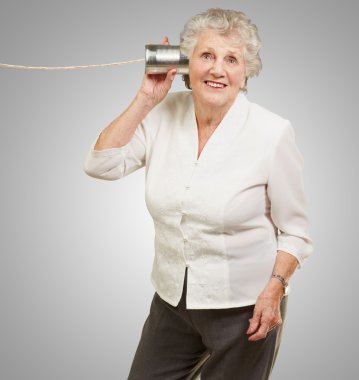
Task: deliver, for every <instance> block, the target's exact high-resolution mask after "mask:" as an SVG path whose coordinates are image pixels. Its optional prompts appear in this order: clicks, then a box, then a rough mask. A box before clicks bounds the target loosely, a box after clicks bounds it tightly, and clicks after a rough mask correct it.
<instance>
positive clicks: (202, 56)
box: [201, 53, 212, 61]
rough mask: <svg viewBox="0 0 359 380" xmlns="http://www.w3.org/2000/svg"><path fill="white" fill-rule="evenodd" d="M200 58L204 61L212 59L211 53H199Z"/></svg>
mask: <svg viewBox="0 0 359 380" xmlns="http://www.w3.org/2000/svg"><path fill="white" fill-rule="evenodd" d="M201 58H202V59H204V60H205V61H209V60H210V59H212V54H211V53H203V54H202V55H201Z"/></svg>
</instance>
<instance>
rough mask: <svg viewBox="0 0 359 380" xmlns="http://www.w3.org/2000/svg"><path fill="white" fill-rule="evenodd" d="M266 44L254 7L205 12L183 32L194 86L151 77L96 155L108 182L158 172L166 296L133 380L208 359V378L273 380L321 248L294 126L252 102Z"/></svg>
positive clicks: (159, 262)
mask: <svg viewBox="0 0 359 380" xmlns="http://www.w3.org/2000/svg"><path fill="white" fill-rule="evenodd" d="M163 43H164V44H167V43H168V39H167V38H165V39H164V40H163ZM260 46H261V42H260V38H259V36H258V31H257V28H256V26H255V25H254V24H252V23H251V21H250V20H249V19H248V18H247V17H246V15H245V14H244V13H242V12H237V11H230V10H222V9H209V10H208V11H206V12H204V13H201V14H199V15H196V16H194V17H193V18H192V19H190V20H189V21H188V22H187V23H186V25H185V27H184V30H183V31H182V33H181V48H182V50H183V51H184V52H185V53H186V54H187V55H188V57H189V75H188V77H186V78H185V80H186V85H187V86H188V88H189V89H191V91H183V92H173V93H169V90H170V88H171V85H172V83H173V82H172V81H173V79H174V76H175V73H176V70H175V69H172V70H169V71H168V73H167V74H161V75H149V74H145V75H144V79H143V82H142V85H141V88H140V89H139V91H138V93H137V95H136V97H135V98H134V100H133V101H132V103H131V104H130V106H129V107H128V108H127V109H126V110H125V111H124V112H123V113H122V114H121V115H120V116H119V117H117V118H116V119H115V120H114V121H113V122H112V123H111V124H110V125H109V126H108V127H107V128H105V129H104V130H103V131H102V132H101V133H100V135H99V136H98V138H97V139H96V141H95V142H94V144H93V145H92V146H91V149H90V151H89V153H88V156H87V158H86V160H85V164H84V169H85V171H86V173H87V174H89V175H90V176H93V177H95V178H100V179H105V180H115V179H119V178H122V177H124V176H126V175H128V174H130V173H132V172H133V171H135V170H137V169H139V168H141V167H145V170H146V194H145V198H146V204H147V207H148V210H149V212H150V214H151V216H152V218H153V220H154V226H155V257H154V262H153V270H152V275H151V280H152V283H153V286H154V288H155V294H154V297H153V300H152V303H151V308H150V313H149V316H148V318H147V320H146V322H145V324H144V327H143V330H142V335H141V339H140V342H139V345H138V348H137V351H136V354H135V357H134V360H133V363H132V367H131V371H130V374H129V377H128V379H130V380H135V379H136V380H172V379H173V380H175V379H185V378H186V377H187V376H188V374H189V373H191V371H192V370H193V368H195V367H196V365H197V364H198V363H199V361H200V360H201V358H203V356H204V355H207V356H208V359H207V360H206V361H205V362H204V364H203V366H202V368H201V379H202V380H218V379H224V380H233V379H236V380H262V379H268V378H269V375H270V373H271V370H272V367H273V364H274V361H275V358H276V356H277V352H278V348H279V343H280V337H281V330H282V323H283V320H284V318H285V314H286V305H287V298H288V297H287V293H288V287H287V285H288V281H289V278H290V277H291V275H292V274H293V272H294V271H295V269H296V268H297V267H300V266H301V265H302V264H303V263H304V261H305V260H306V259H307V257H308V256H309V255H310V254H311V253H312V250H313V243H312V240H311V238H310V237H309V235H308V217H307V212H306V200H305V194H304V189H303V158H302V155H301V153H300V151H299V150H298V148H297V146H296V143H295V138H294V130H293V127H292V126H291V124H290V122H289V121H288V120H286V119H284V118H282V117H280V116H279V115H277V114H275V113H272V112H270V111H268V110H267V109H265V108H263V107H261V106H259V105H257V104H255V103H252V102H250V101H249V100H248V99H247V97H246V95H245V92H246V84H247V79H248V78H249V77H252V76H253V75H257V74H258V72H259V71H260V69H261V60H260V57H259V54H258V51H259V49H260Z"/></svg>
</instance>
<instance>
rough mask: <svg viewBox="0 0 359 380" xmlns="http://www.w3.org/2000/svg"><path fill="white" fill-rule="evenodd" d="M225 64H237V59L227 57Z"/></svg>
mask: <svg viewBox="0 0 359 380" xmlns="http://www.w3.org/2000/svg"><path fill="white" fill-rule="evenodd" d="M227 62H228V63H230V64H231V65H233V64H235V63H237V59H236V58H235V57H228V58H227Z"/></svg>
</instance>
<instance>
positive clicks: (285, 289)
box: [284, 285, 290, 296]
mask: <svg viewBox="0 0 359 380" xmlns="http://www.w3.org/2000/svg"><path fill="white" fill-rule="evenodd" d="M289 293H290V287H289V285H287V286H285V287H284V295H285V296H287V295H288V294H289Z"/></svg>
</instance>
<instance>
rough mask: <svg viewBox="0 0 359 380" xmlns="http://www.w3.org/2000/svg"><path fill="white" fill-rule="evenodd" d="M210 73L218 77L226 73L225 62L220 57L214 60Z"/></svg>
mask: <svg viewBox="0 0 359 380" xmlns="http://www.w3.org/2000/svg"><path fill="white" fill-rule="evenodd" d="M210 73H211V74H212V75H214V76H216V77H220V76H223V74H224V68H223V62H222V61H221V60H220V59H215V60H214V61H213V64H212V67H211V70H210Z"/></svg>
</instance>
